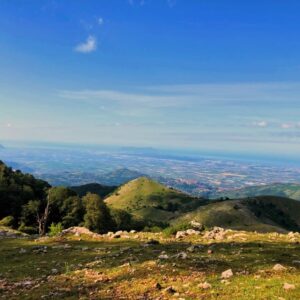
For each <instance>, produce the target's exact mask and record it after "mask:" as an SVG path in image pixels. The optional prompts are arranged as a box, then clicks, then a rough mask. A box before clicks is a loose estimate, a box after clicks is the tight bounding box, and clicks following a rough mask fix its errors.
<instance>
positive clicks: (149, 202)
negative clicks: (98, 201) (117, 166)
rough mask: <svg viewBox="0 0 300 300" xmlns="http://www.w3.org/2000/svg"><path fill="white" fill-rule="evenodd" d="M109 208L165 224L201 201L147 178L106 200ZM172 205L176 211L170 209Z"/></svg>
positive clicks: (122, 188) (127, 185) (130, 184)
mask: <svg viewBox="0 0 300 300" xmlns="http://www.w3.org/2000/svg"><path fill="white" fill-rule="evenodd" d="M105 201H106V203H107V204H108V206H109V207H112V208H116V209H124V210H127V211H128V212H130V213H132V214H134V215H136V216H138V217H141V218H146V219H149V220H154V221H160V222H165V221H168V220H169V219H171V218H173V217H175V216H177V215H178V214H179V213H181V212H185V211H189V210H192V209H194V208H196V207H198V206H199V205H200V204H201V200H199V199H196V198H193V197H190V196H188V195H186V194H184V193H182V192H179V191H177V190H173V189H170V188H168V187H166V186H164V185H162V184H160V183H158V182H155V181H153V180H151V179H149V178H147V177H140V178H138V179H135V180H132V181H130V182H128V183H126V184H124V185H123V186H121V187H120V188H119V189H117V190H116V191H115V192H114V193H113V194H112V195H111V196H110V197H108V198H107V199H106V200H105ZM170 205H171V206H172V207H173V208H174V209H170Z"/></svg>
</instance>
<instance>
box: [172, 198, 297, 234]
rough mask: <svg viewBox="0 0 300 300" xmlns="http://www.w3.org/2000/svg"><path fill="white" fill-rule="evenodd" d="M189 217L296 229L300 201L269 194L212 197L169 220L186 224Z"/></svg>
mask: <svg viewBox="0 0 300 300" xmlns="http://www.w3.org/2000/svg"><path fill="white" fill-rule="evenodd" d="M192 220H194V221H197V222H200V223H202V224H203V225H204V226H206V227H213V226H220V227H224V228H231V229H238V230H248V231H253V230H256V231H259V232H268V231H278V232H282V231H290V230H294V231H299V230H300V202H298V201H295V200H292V199H287V198H281V197H272V196H261V197H255V198H248V199H241V200H227V201H214V202H212V203H210V204H208V205H205V206H202V207H200V208H198V209H196V210H195V211H193V212H189V213H187V214H185V215H183V216H180V217H179V218H177V219H176V220H173V221H172V225H176V226H178V225H180V226H182V225H186V224H188V223H190V222H191V221H192Z"/></svg>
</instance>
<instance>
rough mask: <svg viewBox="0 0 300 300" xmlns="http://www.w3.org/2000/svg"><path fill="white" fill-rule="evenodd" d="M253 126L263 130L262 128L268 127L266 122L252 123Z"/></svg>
mask: <svg viewBox="0 0 300 300" xmlns="http://www.w3.org/2000/svg"><path fill="white" fill-rule="evenodd" d="M253 125H254V126H257V127H263V128H264V127H267V126H268V122H267V121H258V122H253Z"/></svg>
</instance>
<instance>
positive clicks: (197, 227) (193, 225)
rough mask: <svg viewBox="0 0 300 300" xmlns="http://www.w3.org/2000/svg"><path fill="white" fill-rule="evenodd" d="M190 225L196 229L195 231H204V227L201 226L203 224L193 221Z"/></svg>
mask: <svg viewBox="0 0 300 300" xmlns="http://www.w3.org/2000/svg"><path fill="white" fill-rule="evenodd" d="M190 225H191V226H192V227H193V228H194V229H197V230H200V231H201V230H204V226H203V225H202V224H201V223H199V222H197V221H194V220H193V221H191V222H190Z"/></svg>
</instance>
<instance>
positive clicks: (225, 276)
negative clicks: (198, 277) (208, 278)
mask: <svg viewBox="0 0 300 300" xmlns="http://www.w3.org/2000/svg"><path fill="white" fill-rule="evenodd" d="M232 276H233V272H232V270H231V269H228V270H226V271H224V272H222V274H221V278H222V279H228V278H231V277H232Z"/></svg>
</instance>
